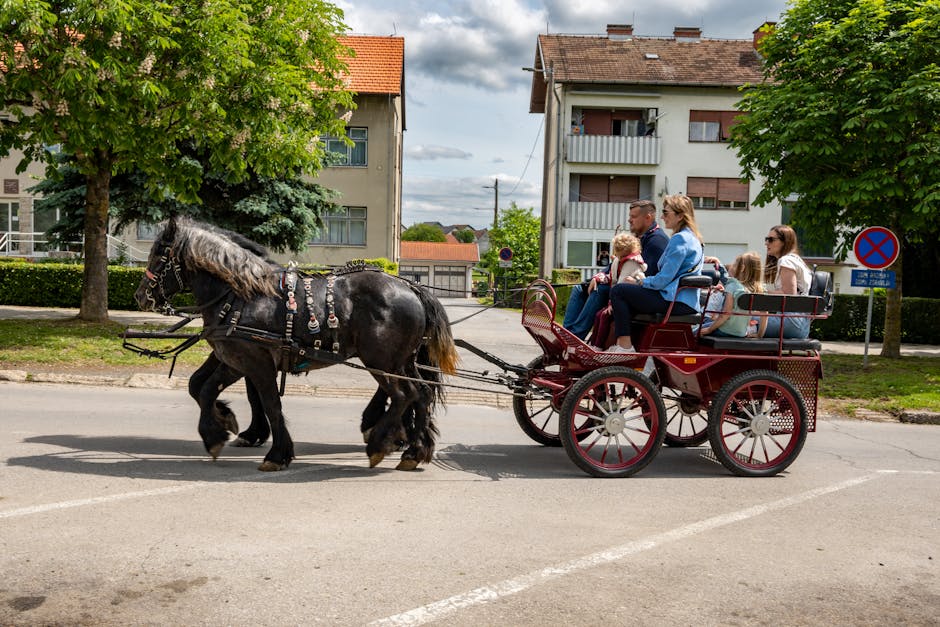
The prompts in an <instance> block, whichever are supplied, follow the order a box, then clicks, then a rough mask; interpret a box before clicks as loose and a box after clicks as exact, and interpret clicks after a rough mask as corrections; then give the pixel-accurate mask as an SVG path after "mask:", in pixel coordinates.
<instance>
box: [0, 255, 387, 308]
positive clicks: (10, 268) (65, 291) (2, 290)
mask: <svg viewBox="0 0 940 627" xmlns="http://www.w3.org/2000/svg"><path fill="white" fill-rule="evenodd" d="M364 261H365V262H366V263H369V264H372V265H376V266H379V267H381V268H383V269H384V270H385V271H386V272H389V273H390V274H397V272H398V264H396V263H392V262H391V261H389V260H388V259H366V260H364ZM303 269H309V270H311V271H314V270H322V268H314V267H310V268H306V267H304V268H303ZM83 272H84V266H82V265H81V264H67V263H28V262H24V261H0V305H22V306H26V307H72V308H75V307H80V306H81V303H82V274H83ZM143 276H144V269H143V268H137V267H127V266H108V309H125V310H132V311H133V310H136V309H137V302H136V301H135V300H134V292H135V291H137V286H138V285H140V281H141V279H142V278H143ZM178 304H180V305H185V304H192V303H191V299H188V298H184V299H182V301H181V302H179V303H178Z"/></svg>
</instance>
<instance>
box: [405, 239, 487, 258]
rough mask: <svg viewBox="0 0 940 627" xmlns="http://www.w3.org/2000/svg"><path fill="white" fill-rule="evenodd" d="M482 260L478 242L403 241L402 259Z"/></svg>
mask: <svg viewBox="0 0 940 627" xmlns="http://www.w3.org/2000/svg"><path fill="white" fill-rule="evenodd" d="M479 260H480V248H479V247H478V246H477V245H476V244H450V243H448V242H402V243H401V261H402V262H405V261H463V262H470V263H476V262H478V261H479Z"/></svg>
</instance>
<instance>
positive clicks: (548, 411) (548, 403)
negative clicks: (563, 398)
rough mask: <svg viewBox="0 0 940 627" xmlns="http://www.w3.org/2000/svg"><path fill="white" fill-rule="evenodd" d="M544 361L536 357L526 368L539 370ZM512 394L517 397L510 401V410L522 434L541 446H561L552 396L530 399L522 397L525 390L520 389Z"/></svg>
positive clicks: (556, 412)
mask: <svg viewBox="0 0 940 627" xmlns="http://www.w3.org/2000/svg"><path fill="white" fill-rule="evenodd" d="M544 359H545V356H544V355H541V356H539V357H536V358H535V359H533V360H532V361H530V362H529V363H528V364H526V368H528V369H529V370H534V369H540V370H541V369H543V366H542V363H543V360H544ZM555 368H556V369H557V367H555ZM514 392H515V393H516V394H517V395H518V396H514V397H513V399H512V410H513V414H515V416H516V422H518V423H519V427H521V428H522V431H523V433H525V434H526V435H527V436H529V437H530V438H532V439H533V440H535V441H536V442H538V443H539V444H541V445H542V446H561V438H560V437H559V436H558V407H557V406H556V405H555V398H554V395H551V396H550V397H548V398H542V397H539V398H530V397H527V396H522V395H523V394H525V393H526V389H525V388H521V387H519V388H516V389H515V390H514Z"/></svg>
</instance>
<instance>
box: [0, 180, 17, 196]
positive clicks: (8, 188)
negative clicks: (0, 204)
mask: <svg viewBox="0 0 940 627" xmlns="http://www.w3.org/2000/svg"><path fill="white" fill-rule="evenodd" d="M3 193H4V194H19V193H20V180H19V179H3Z"/></svg>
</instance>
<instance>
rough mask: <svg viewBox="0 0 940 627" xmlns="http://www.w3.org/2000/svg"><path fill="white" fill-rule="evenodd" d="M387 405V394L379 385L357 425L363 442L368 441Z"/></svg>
mask: <svg viewBox="0 0 940 627" xmlns="http://www.w3.org/2000/svg"><path fill="white" fill-rule="evenodd" d="M387 404H388V394H386V393H385V390H383V389H382V386H381V385H380V386H379V388H378V389H377V390H376V391H375V394H373V395H372V400H370V401H369V404H368V405H366V408H365V409H364V410H362V422H361V423H360V424H359V430H360V431H361V432H362V441H363V442H368V441H369V436H370V435H371V434H372V429H374V428H375V425H376V424H377V423H378V422H379V420H381V419H382V416H383V415H385V410H386V405H387Z"/></svg>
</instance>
